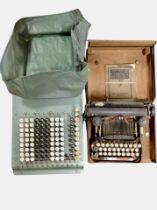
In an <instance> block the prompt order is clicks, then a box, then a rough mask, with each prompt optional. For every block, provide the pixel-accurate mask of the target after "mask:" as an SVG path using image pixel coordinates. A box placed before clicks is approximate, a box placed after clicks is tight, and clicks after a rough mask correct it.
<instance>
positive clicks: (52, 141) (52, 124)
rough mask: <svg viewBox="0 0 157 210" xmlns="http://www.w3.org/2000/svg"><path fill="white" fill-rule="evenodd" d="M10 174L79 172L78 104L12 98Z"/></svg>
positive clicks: (81, 152)
mask: <svg viewBox="0 0 157 210" xmlns="http://www.w3.org/2000/svg"><path fill="white" fill-rule="evenodd" d="M12 131H13V140H12V168H13V171H14V174H43V173H79V172H80V171H81V170H82V169H83V142H82V100H81V96H78V97H75V98H72V99H70V98H69V99H68V98H62V99H24V98H20V97H17V96H13V129H12Z"/></svg>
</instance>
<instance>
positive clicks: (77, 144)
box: [75, 141, 103, 151]
mask: <svg viewBox="0 0 157 210" xmlns="http://www.w3.org/2000/svg"><path fill="white" fill-rule="evenodd" d="M79 144H80V143H79V142H78V141H76V142H75V145H76V146H79ZM99 149H100V150H101V151H102V150H103V148H99Z"/></svg>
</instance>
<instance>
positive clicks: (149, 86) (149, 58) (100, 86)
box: [86, 40, 156, 103]
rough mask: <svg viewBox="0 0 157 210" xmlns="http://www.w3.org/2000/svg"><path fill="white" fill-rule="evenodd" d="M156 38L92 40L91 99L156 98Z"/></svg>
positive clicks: (90, 63) (90, 67)
mask: <svg viewBox="0 0 157 210" xmlns="http://www.w3.org/2000/svg"><path fill="white" fill-rule="evenodd" d="M155 44H156V42H155V41H150V40H144V41H120V40H117V41H116V40H114V41H109V40H106V41H105V40H89V41H88V50H87V61H88V65H89V74H88V84H87V92H86V93H87V101H88V103H90V102H92V101H123V100H124V101H140V102H152V101H153V100H154V98H155V87H154V86H155V75H154V74H155V69H154V45H155Z"/></svg>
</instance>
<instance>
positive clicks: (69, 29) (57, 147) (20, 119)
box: [1, 10, 90, 174]
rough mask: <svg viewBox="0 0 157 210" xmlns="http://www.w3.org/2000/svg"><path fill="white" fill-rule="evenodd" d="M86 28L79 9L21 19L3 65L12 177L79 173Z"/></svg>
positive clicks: (81, 151)
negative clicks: (9, 109) (8, 106)
mask: <svg viewBox="0 0 157 210" xmlns="http://www.w3.org/2000/svg"><path fill="white" fill-rule="evenodd" d="M89 27H90V24H89V23H88V22H87V21H86V20H85V19H84V17H83V16H82V14H81V12H80V11H79V10H74V11H70V12H66V13H62V14H55V15H49V16H41V17H28V18H23V19H21V20H19V21H18V22H17V23H16V25H15V27H14V31H13V34H12V36H11V38H10V40H9V43H8V45H7V48H6V50H5V53H4V56H3V58H2V62H1V71H2V77H3V80H4V81H5V83H6V85H7V88H8V90H9V92H11V93H12V94H13V128H12V129H13V131H12V168H13V171H14V173H15V174H42V173H73V172H80V170H82V169H83V139H82V130H83V129H82V124H83V117H82V115H83V110H82V90H83V89H84V87H85V84H86V82H87V73H88V70H87V63H85V62H84V56H85V46H86V37H87V33H88V29H89Z"/></svg>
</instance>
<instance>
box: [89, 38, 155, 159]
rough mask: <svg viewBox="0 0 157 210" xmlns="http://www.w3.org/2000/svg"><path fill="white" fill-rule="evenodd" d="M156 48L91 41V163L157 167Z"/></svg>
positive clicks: (140, 43) (135, 43)
mask: <svg viewBox="0 0 157 210" xmlns="http://www.w3.org/2000/svg"><path fill="white" fill-rule="evenodd" d="M154 45H155V42H154V41H96V40H91V41H89V44H88V50H87V59H88V64H89V76H88V84H87V87H86V95H87V104H86V108H85V118H86V124H87V133H88V159H89V162H130V163H133V162H134V163H135V162H136V163H141V162H156V143H155V111H154V105H153V101H154V98H155V81H154V78H155V76H154V73H155V69H154Z"/></svg>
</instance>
